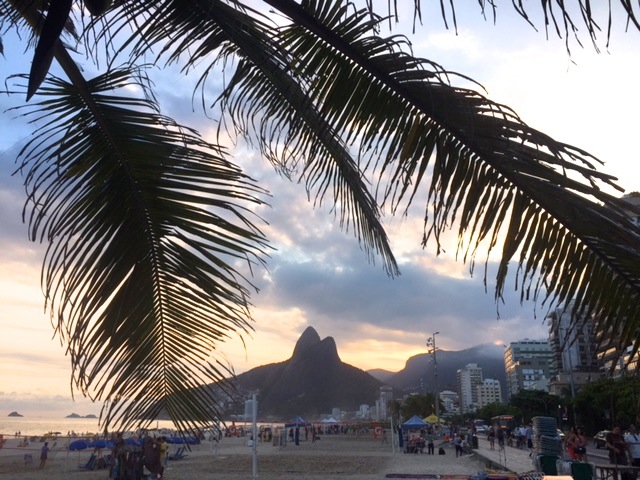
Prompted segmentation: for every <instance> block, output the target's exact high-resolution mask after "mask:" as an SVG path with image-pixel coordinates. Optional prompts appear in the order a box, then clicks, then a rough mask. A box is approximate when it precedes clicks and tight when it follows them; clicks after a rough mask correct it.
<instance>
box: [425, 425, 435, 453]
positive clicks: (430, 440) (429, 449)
mask: <svg viewBox="0 0 640 480" xmlns="http://www.w3.org/2000/svg"><path fill="white" fill-rule="evenodd" d="M425 440H426V442H427V454H428V455H435V446H434V444H433V433H432V432H431V430H429V431H428V432H427V435H426V436H425Z"/></svg>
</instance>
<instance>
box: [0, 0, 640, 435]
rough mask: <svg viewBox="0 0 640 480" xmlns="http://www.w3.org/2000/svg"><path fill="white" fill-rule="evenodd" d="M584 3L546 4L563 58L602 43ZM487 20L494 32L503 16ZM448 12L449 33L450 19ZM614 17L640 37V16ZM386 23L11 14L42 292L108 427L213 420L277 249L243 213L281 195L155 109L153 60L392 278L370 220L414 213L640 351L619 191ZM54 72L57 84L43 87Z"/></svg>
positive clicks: (33, 8) (100, 8)
mask: <svg viewBox="0 0 640 480" xmlns="http://www.w3.org/2000/svg"><path fill="white" fill-rule="evenodd" d="M424 3H425V4H426V3H428V2H424ZM432 3H434V2H429V5H430V6H433V5H432ZM435 3H437V2H435ZM578 4H579V5H578V8H577V9H576V11H575V12H574V11H572V10H570V9H568V7H565V2H561V1H556V2H547V1H541V2H540V4H539V6H537V7H539V8H541V9H542V10H541V11H542V13H543V17H544V18H545V20H546V23H545V25H548V26H550V27H551V28H552V29H553V30H555V31H556V32H557V33H558V34H560V35H562V36H564V38H566V39H567V48H568V47H569V44H570V43H569V39H570V37H572V36H574V35H575V34H576V32H577V31H578V25H579V24H580V25H584V26H585V27H586V31H587V35H588V36H589V38H590V39H591V40H592V41H593V42H594V43H595V44H596V45H597V43H598V37H597V34H599V27H598V19H597V18H596V17H595V14H594V13H593V12H592V10H591V8H590V2H588V1H587V2H584V1H580V2H578ZM479 5H480V6H481V8H482V10H483V11H484V9H485V7H488V9H490V10H492V11H493V12H494V14H495V10H493V8H494V7H493V2H483V1H480V2H479ZM513 5H514V6H515V8H516V9H517V10H518V12H519V13H520V15H521V16H522V17H523V19H524V20H525V21H528V20H529V14H528V12H527V11H526V10H525V8H524V5H523V4H522V3H521V2H514V3H513ZM83 7H86V9H87V10H88V11H89V12H90V13H91V14H92V15H93V17H91V18H92V20H87V18H86V17H84V16H82V15H83V14H85V13H86V12H85V11H84V10H82V9H83ZM440 7H442V16H443V19H444V21H445V22H452V23H453V25H454V26H455V25H456V23H457V21H456V20H455V18H456V17H455V10H453V9H452V8H453V4H449V6H448V7H446V8H445V4H444V3H442V4H438V7H437V8H440ZM423 8H424V5H421V4H420V2H416V4H415V12H416V16H415V19H416V20H419V18H420V16H421V15H422V11H423ZM529 8H532V9H533V8H536V7H534V6H533V5H531V6H530V7H529ZM610 8H613V9H616V10H615V11H616V12H617V13H620V12H622V13H623V14H624V15H626V17H627V20H628V24H629V25H631V26H633V27H635V28H637V27H638V22H637V19H636V14H635V12H634V8H633V6H631V4H630V3H628V2H626V1H621V2H619V3H616V4H612V6H611V7H610ZM267 10H271V11H272V12H275V13H277V15H274V14H273V13H271V12H268V13H265V12H267ZM81 12H82V13H81ZM389 13H391V14H394V13H395V12H374V11H373V10H372V7H371V6H370V5H359V4H350V3H346V2H342V1H338V0H327V1H321V0H305V1H302V2H301V3H296V2H294V1H292V0H266V1H265V2H264V3H263V2H259V1H256V2H247V3H246V4H245V3H244V2H237V1H233V0H229V1H226V2H225V1H219V0H160V1H149V0H138V1H127V0H124V1H117V2H114V3H112V4H111V3H109V2H100V1H94V0H92V1H91V2H89V3H87V2H85V3H83V2H77V3H74V2H69V0H51V1H50V2H43V3H41V2H33V1H31V0H0V21H1V22H2V25H3V27H4V28H5V29H13V30H15V31H17V32H18V33H20V35H21V38H34V39H35V44H36V46H35V51H34V56H33V63H32V69H31V72H30V74H29V75H28V79H27V82H26V84H27V85H26V87H25V86H22V87H21V88H16V90H17V91H18V92H19V93H20V94H22V95H25V96H26V98H27V99H29V103H27V104H26V106H25V107H24V109H25V110H24V111H23V112H24V114H25V115H29V116H31V118H32V119H34V125H38V126H37V128H35V129H34V137H33V140H32V141H31V142H30V143H29V145H28V146H27V147H26V148H25V149H24V150H23V151H22V152H21V154H20V162H21V163H20V168H21V170H22V171H23V172H24V179H25V185H26V189H27V195H28V197H27V206H26V208H25V220H26V222H27V224H28V226H29V235H30V238H31V239H32V240H37V241H44V242H47V244H48V250H47V256H46V258H45V262H44V267H43V276H42V283H43V289H44V294H45V298H46V302H47V307H48V308H49V311H50V312H51V316H52V319H53V323H54V326H55V328H56V331H57V333H58V334H59V335H60V337H61V338H62V340H63V341H64V342H65V343H66V345H68V353H69V355H70V358H71V362H72V366H73V378H72V386H73V388H75V389H77V390H79V391H80V392H81V393H82V394H86V395H89V396H91V397H92V398H94V399H96V400H99V401H102V402H104V408H103V411H102V416H101V418H102V421H103V424H104V425H105V427H108V426H109V425H113V424H121V425H124V426H125V427H126V426H129V425H131V424H133V423H137V422H138V421H139V419H140V418H144V419H146V421H149V419H153V418H154V416H156V415H157V414H158V412H159V411H160V410H166V411H167V412H168V413H169V414H170V415H171V416H172V418H174V420H176V421H177V422H178V423H179V424H180V425H181V426H184V427H187V426H190V425H195V424H198V423H207V422H213V421H215V420H216V419H217V418H218V417H219V414H220V412H219V411H218V410H217V405H219V404H220V403H218V402H221V401H223V400H224V398H220V395H221V394H219V393H216V394H214V393H213V392H212V390H209V389H203V388H198V387H200V386H202V385H205V384H207V383H210V382H211V381H218V380H222V379H223V378H225V377H226V376H227V375H228V374H229V373H230V372H229V371H228V369H227V367H226V366H224V365H223V364H222V363H220V359H219V358H217V357H216V355H215V349H216V346H217V345H218V344H219V342H221V341H224V340H225V338H227V337H228V336H229V335H230V334H233V333H236V332H240V333H242V332H247V331H249V330H250V329H251V328H252V326H251V318H250V301H249V298H250V290H251V283H250V279H247V278H244V276H243V275H242V273H241V272H243V271H246V270H245V269H244V268H243V267H242V266H241V265H242V263H248V264H250V265H258V266H260V265H262V263H263V262H265V261H266V259H267V256H268V249H269V247H268V243H267V239H266V238H264V236H263V235H262V233H261V231H260V228H259V222H260V219H259V218H256V217H255V215H254V214H253V213H252V209H253V207H254V206H255V205H258V204H260V203H262V202H264V201H265V199H266V191H265V190H264V188H266V187H267V186H258V185H256V183H255V182H254V181H252V180H251V178H250V177H249V176H247V175H246V174H245V173H243V172H241V171H240V169H239V168H238V167H237V166H236V165H234V164H233V163H232V161H231V158H230V156H229V153H228V152H227V151H225V149H224V148H222V147H220V146H219V145H215V144H211V143H209V142H206V141H204V140H203V139H202V138H201V137H200V135H199V134H198V133H197V132H195V131H194V130H192V129H190V128H188V127H186V126H181V125H178V124H177V123H176V122H175V121H173V120H171V119H169V118H167V117H165V116H163V115H162V114H161V112H160V106H159V105H157V103H156V102H155V100H154V97H153V87H152V84H151V82H149V81H148V80H147V79H146V77H145V74H146V69H147V68H148V65H147V63H146V62H149V61H153V62H155V64H156V65H163V64H165V63H178V64H180V65H181V66H182V67H183V68H184V70H183V71H184V72H185V74H191V75H194V74H196V75H200V77H199V81H198V87H199V90H200V92H201V95H202V102H203V105H208V104H211V103H217V105H218V106H219V107H220V108H221V110H222V111H223V112H224V115H225V117H224V119H223V120H224V122H222V123H221V125H225V126H227V127H228V131H229V133H232V134H236V135H243V136H245V138H247V139H248V140H249V142H250V143H251V144H252V145H253V146H255V147H256V148H257V149H258V150H259V151H260V152H261V154H262V155H263V157H264V158H265V160H267V161H270V162H271V163H272V164H273V165H274V166H275V168H277V169H278V170H279V171H280V172H281V173H283V174H284V175H287V176H289V177H291V178H294V179H300V180H302V182H303V183H304V185H305V186H306V188H307V190H308V192H309V196H310V197H311V198H312V199H314V201H315V202H317V203H321V202H325V203H329V205H330V206H331V207H333V208H334V209H335V210H334V211H335V213H336V216H337V218H338V221H339V222H340V224H341V226H342V227H343V228H344V229H345V230H347V231H350V232H351V233H352V234H353V235H354V236H355V237H356V238H357V239H358V241H359V242H360V244H361V245H362V247H363V249H364V250H365V252H366V254H367V256H368V258H369V259H370V260H372V259H380V260H381V262H382V265H383V268H385V270H386V271H387V272H388V273H389V274H390V275H392V276H393V275H397V274H398V273H399V271H398V266H397V264H396V260H395V258H394V256H393V253H392V251H391V249H390V246H389V242H388V239H387V236H386V233H385V231H384V228H383V225H382V223H381V222H380V215H381V213H380V212H381V210H382V209H383V208H386V209H388V211H390V212H392V213H393V214H404V213H406V212H407V211H408V209H409V206H410V205H411V204H413V203H415V202H424V203H423V204H422V205H420V206H421V207H422V208H423V210H424V241H423V243H424V244H426V243H427V242H428V241H431V242H435V243H436V245H437V246H438V248H441V236H442V234H443V232H444V231H445V230H447V229H449V228H452V226H454V227H455V228H457V230H458V233H459V242H458V245H457V248H458V252H459V254H460V257H461V260H463V261H465V262H468V263H469V264H470V265H471V268H472V269H473V266H474V264H475V261H476V256H477V254H478V253H479V252H481V253H482V254H484V255H486V256H487V257H488V255H489V253H491V252H492V251H493V250H494V249H501V252H500V255H501V262H500V267H499V270H498V272H497V279H496V280H497V288H496V291H495V296H496V299H497V300H500V298H501V296H502V292H503V289H504V288H505V281H506V279H507V274H508V272H509V268H510V267H511V266H513V267H512V268H515V271H516V273H515V278H516V279H517V282H518V283H517V288H518V289H519V291H520V292H521V296H522V298H530V297H532V298H535V299H537V300H539V301H540V302H542V303H546V304H548V305H550V306H551V305H554V304H559V303H564V302H566V301H568V300H572V299H575V305H576V312H575V313H576V314H577V317H578V316H586V315H589V314H594V315H597V319H598V328H601V329H606V330H612V331H615V332H618V335H617V338H618V339H619V342H620V346H622V347H626V346H630V347H631V349H632V350H633V351H634V352H635V351H636V350H637V348H638V346H639V345H640V343H639V342H640V340H638V336H637V335H636V332H637V331H638V327H639V326H640V325H639V322H640V302H637V298H638V289H639V288H640V279H639V274H640V262H638V248H637V247H638V244H639V243H638V240H639V239H640V231H639V230H638V229H637V228H636V227H635V226H634V225H633V224H632V223H631V221H630V220H629V218H628V216H627V213H626V210H627V209H630V208H631V207H630V206H629V205H627V204H625V203H624V202H623V201H621V200H620V199H618V198H616V197H614V196H611V195H610V194H608V193H605V192H607V191H612V189H615V188H617V187H616V185H615V183H614V182H615V179H613V178H611V177H610V176H608V175H606V174H605V173H602V172H600V171H599V170H598V169H597V168H596V167H598V166H599V164H600V162H599V161H598V159H596V158H594V157H593V156H592V155H590V154H589V153H588V152H585V151H583V150H582V149H580V148H577V147H574V146H571V145H567V144H565V143H562V142H560V141H557V140H555V139H553V138H551V137H549V136H547V135H545V134H544V133H542V132H541V131H539V130H536V129H534V128H531V127H530V126H528V125H527V124H525V123H524V122H523V121H522V120H521V119H520V118H519V117H518V115H517V114H516V112H514V111H512V110H511V109H510V108H508V107H506V106H504V105H500V104H497V103H495V102H493V101H491V100H490V99H488V98H486V97H485V96H484V95H483V94H482V93H479V92H477V91H474V90H470V89H469V88H463V87H461V86H458V85H457V84H456V82H458V81H460V82H459V83H460V84H462V83H465V84H468V83H469V82H468V81H467V80H468V79H466V78H465V77H464V76H463V75H461V74H456V73H454V72H449V71H447V70H446V69H445V68H444V67H442V66H441V65H440V64H438V63H436V62H435V61H434V60H433V59H422V58H417V57H415V56H413V55H412V54H411V50H410V48H409V44H408V43H407V41H406V39H405V38H404V37H401V36H389V37H384V36H382V35H380V33H379V32H380V26H381V23H382V22H383V20H382V17H381V16H380V15H386V14H389ZM605 18H607V17H606V15H605ZM609 18H613V16H610V17H609ZM273 19H275V20H273ZM607 25H609V28H612V27H611V26H612V25H613V26H614V27H617V25H614V24H613V22H609V23H607ZM74 38H78V42H77V43H74V46H73V48H71V47H70V46H69V45H68V44H67V43H66V41H69V40H73V39H74ZM605 38H608V33H607V34H605ZM12 48H13V46H12ZM53 59H55V61H56V62H57V64H58V65H59V67H60V68H61V71H62V72H64V75H65V76H66V77H67V78H65V79H62V78H57V77H54V76H47V72H48V71H49V66H50V63H51V61H52V60H53ZM105 59H106V60H107V61H105ZM87 60H90V61H93V62H94V64H93V65H92V68H91V69H84V70H80V68H79V67H78V64H79V62H84V61H87ZM115 65H120V66H118V67H116V66H115ZM94 70H95V71H99V72H100V73H98V74H97V75H95V76H94V77H93V78H85V73H84V72H85V71H94ZM195 72H197V73H195ZM221 72H224V78H225V80H226V81H225V83H224V88H223V89H222V91H221V93H220V94H219V96H217V97H216V98H210V95H211V94H210V93H209V92H210V89H209V88H208V87H209V82H210V81H211V79H212V78H218V77H219V76H220V75H221ZM16 78H20V77H16ZM23 83H24V82H23ZM20 85H21V84H20ZM133 86H135V88H131V87H133ZM125 87H126V88H125ZM36 120H37V121H36ZM275 193H277V192H275ZM425 199H426V200H425ZM485 276H486V273H485ZM577 317H576V318H577ZM228 394H229V395H232V394H233V392H228Z"/></svg>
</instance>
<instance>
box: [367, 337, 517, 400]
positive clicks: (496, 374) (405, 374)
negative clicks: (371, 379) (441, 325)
mask: <svg viewBox="0 0 640 480" xmlns="http://www.w3.org/2000/svg"><path fill="white" fill-rule="evenodd" d="M436 360H437V362H438V389H439V390H440V391H442V390H454V391H455V390H456V372H457V370H459V369H461V368H463V367H465V366H466V365H467V364H469V363H475V364H477V365H478V366H479V367H481V368H482V376H483V378H494V379H496V380H499V381H500V384H501V385H502V388H503V389H504V388H505V387H506V374H505V371H504V348H503V347H502V346H497V345H492V344H484V345H477V346H475V347H471V348H467V349H465V350H459V351H447V350H438V351H437V354H436ZM378 378H379V377H378ZM385 383H387V384H388V385H390V386H392V387H394V388H395V389H397V390H399V391H402V392H405V393H409V392H420V391H423V390H425V389H426V390H427V391H429V392H435V368H434V362H433V355H431V354H427V353H422V354H420V355H414V356H413V357H411V358H409V360H407V363H406V364H405V367H404V368H403V369H402V370H400V371H399V372H397V373H394V374H392V375H391V376H389V377H388V378H387V379H386V380H385Z"/></svg>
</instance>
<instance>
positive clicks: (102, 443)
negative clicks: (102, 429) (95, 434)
mask: <svg viewBox="0 0 640 480" xmlns="http://www.w3.org/2000/svg"><path fill="white" fill-rule="evenodd" d="M87 446H88V447H89V448H97V449H100V450H102V449H103V448H107V442H106V440H102V439H100V440H95V441H93V442H89V444H88V445H87Z"/></svg>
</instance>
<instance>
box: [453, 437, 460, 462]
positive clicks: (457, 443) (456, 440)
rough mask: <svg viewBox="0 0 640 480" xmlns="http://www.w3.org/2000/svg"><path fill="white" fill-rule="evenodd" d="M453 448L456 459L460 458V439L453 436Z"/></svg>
mask: <svg viewBox="0 0 640 480" xmlns="http://www.w3.org/2000/svg"><path fill="white" fill-rule="evenodd" d="M453 446H454V447H456V457H461V456H462V437H461V436H460V435H455V436H454V437H453Z"/></svg>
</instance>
